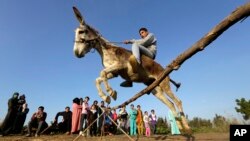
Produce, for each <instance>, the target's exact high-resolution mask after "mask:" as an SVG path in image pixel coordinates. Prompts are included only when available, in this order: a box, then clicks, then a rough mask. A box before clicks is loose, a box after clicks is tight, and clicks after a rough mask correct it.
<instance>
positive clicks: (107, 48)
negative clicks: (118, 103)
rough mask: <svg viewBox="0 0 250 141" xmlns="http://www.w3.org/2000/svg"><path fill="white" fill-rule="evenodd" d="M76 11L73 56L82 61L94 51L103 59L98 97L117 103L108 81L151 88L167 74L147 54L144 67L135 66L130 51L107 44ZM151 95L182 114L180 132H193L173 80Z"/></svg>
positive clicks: (97, 85) (160, 86) (165, 80)
mask: <svg viewBox="0 0 250 141" xmlns="http://www.w3.org/2000/svg"><path fill="white" fill-rule="evenodd" d="M73 10H74V13H75V16H76V18H77V19H78V21H79V22H80V26H79V27H77V28H76V30H75V42H74V50H73V51H74V54H75V56H76V57H78V58H82V57H84V55H85V54H87V53H88V52H89V51H90V50H91V49H95V50H97V52H98V53H99V55H100V56H101V59H102V64H103V66H104V69H103V70H102V71H101V72H100V77H98V78H97V79H96V87H97V90H98V94H99V96H100V97H101V98H102V99H103V100H104V101H105V102H107V103H110V102H111V99H110V96H111V97H112V98H113V99H114V100H116V98H117V92H116V91H115V90H113V89H112V88H111V86H110V85H109V83H108V79H111V78H114V77H117V76H120V77H122V78H123V79H125V80H129V81H132V82H137V83H144V84H146V85H149V84H151V83H152V82H153V81H154V80H155V79H157V77H158V76H159V75H160V74H161V73H162V72H163V71H164V68H163V67H162V66H161V65H160V64H158V63H157V62H155V61H154V60H152V59H151V58H149V57H147V56H145V55H142V56H141V59H142V63H141V65H136V63H137V62H136V59H135V57H134V56H133V55H132V53H131V51H129V50H126V49H124V48H121V47H118V46H116V45H114V44H112V43H110V42H108V41H107V40H106V39H105V38H103V37H102V36H101V35H100V34H99V33H98V31H97V30H95V29H94V28H93V27H91V26H89V25H88V24H86V23H85V21H84V18H83V17H82V15H81V13H80V12H79V11H78V9H77V8H76V7H73ZM101 83H103V84H104V87H105V89H106V92H107V93H108V94H109V95H110V96H107V95H106V94H105V93H104V92H103V90H102V88H101ZM152 93H153V95H154V96H155V97H157V98H158V99H159V100H160V101H162V102H163V103H164V104H165V105H167V106H168V107H169V109H170V110H171V111H172V112H173V114H174V115H175V117H177V115H178V112H179V113H181V114H180V120H177V124H178V127H179V129H180V130H182V129H184V130H186V131H190V127H189V126H188V123H187V120H186V118H185V116H184V112H183V108H182V102H181V100H180V99H179V98H178V97H176V96H175V94H174V93H173V92H172V91H171V89H170V78H169V77H166V78H165V79H164V80H163V81H162V82H161V83H160V84H159V86H157V87H156V88H155V89H154V90H153V91H152ZM164 94H166V95H164ZM176 108H177V109H178V112H177V110H176Z"/></svg>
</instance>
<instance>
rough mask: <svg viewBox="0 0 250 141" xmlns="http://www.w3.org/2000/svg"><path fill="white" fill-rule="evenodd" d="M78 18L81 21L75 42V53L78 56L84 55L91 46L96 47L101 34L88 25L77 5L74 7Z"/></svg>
mask: <svg viewBox="0 0 250 141" xmlns="http://www.w3.org/2000/svg"><path fill="white" fill-rule="evenodd" d="M73 10H74V13H75V15H76V18H77V20H78V21H79V22H80V26H79V27H77V28H76V30H75V43H74V53H75V55H76V57H78V58H81V57H84V55H85V54H86V53H88V52H89V51H90V50H91V48H93V47H95V45H96V43H97V42H96V40H97V39H98V38H99V34H98V32H97V31H96V30H94V29H93V28H91V27H90V26H89V25H87V24H86V23H85V21H84V19H83V17H82V15H81V13H80V12H79V11H78V9H77V8H76V7H73Z"/></svg>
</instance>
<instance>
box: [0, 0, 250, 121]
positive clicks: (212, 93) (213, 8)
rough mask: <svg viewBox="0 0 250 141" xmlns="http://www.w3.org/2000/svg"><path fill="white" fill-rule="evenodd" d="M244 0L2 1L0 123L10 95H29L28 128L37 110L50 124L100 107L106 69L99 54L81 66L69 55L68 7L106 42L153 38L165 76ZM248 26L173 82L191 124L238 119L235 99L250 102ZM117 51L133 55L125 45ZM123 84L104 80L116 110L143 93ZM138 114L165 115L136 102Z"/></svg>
mask: <svg viewBox="0 0 250 141" xmlns="http://www.w3.org/2000/svg"><path fill="white" fill-rule="evenodd" d="M246 2H249V1H248V0H220V1H218V0H209V1H200V0H192V1H181V0H174V1H170V0H157V1H156V0H155V1H153V0H136V1H135V0H126V1H125V0H124V1H121V0H120V1H117V0H108V1H103V0H95V1H94V0H88V1H87V0H43V1H33V0H22V1H20V0H1V4H0V68H1V69H0V120H3V119H4V117H5V115H6V113H7V102H8V99H9V98H10V97H12V94H13V93H14V92H19V93H20V94H25V95H26V100H27V103H28V105H29V108H30V112H29V113H28V117H27V119H26V122H27V121H28V120H30V117H31V115H32V114H33V113H34V112H36V110H37V108H38V107H39V106H44V107H45V111H46V112H47V113H48V117H47V122H50V121H52V120H53V119H54V117H55V115H56V113H57V112H59V111H63V110H64V108H65V107H66V106H70V107H71V106H72V100H73V99H74V98H75V97H85V96H89V97H90V104H92V102H93V101H94V100H98V101H101V98H100V97H99V95H98V93H97V89H96V86H95V80H96V78H97V77H98V76H99V74H100V71H101V70H102V69H103V66H102V64H101V59H100V56H99V54H98V53H97V52H94V53H89V54H87V55H86V56H85V57H84V58H81V59H79V58H76V57H75V56H74V54H73V44H74V42H73V41H74V36H75V35H74V34H75V33H74V30H75V29H76V28H77V27H78V26H79V22H78V21H77V20H76V18H75V15H74V13H73V10H72V7H73V6H76V7H77V8H78V9H79V10H80V11H81V13H82V15H83V16H84V18H85V21H86V22H87V23H88V24H89V25H91V26H93V27H94V28H95V29H97V30H98V31H99V32H100V33H101V34H102V36H103V37H104V38H106V39H108V40H109V41H113V42H120V41H124V40H126V39H138V38H140V37H139V34H138V29H139V28H140V27H147V28H148V29H149V31H150V32H152V33H154V34H155V36H156V37H157V40H158V42H157V43H158V44H157V56H156V59H155V60H156V61H157V62H158V63H160V64H161V65H162V66H163V67H164V68H165V67H166V66H167V65H168V64H169V63H170V62H171V61H172V60H174V59H175V58H176V57H177V56H178V55H179V54H181V53H183V52H184V51H185V50H187V49H188V48H189V47H191V46H192V45H193V44H194V43H195V42H197V41H198V40H199V39H200V38H201V37H202V36H204V35H205V34H206V33H208V32H209V31H210V30H211V29H212V28H213V27H214V26H216V25H217V24H218V23H219V22H220V21H222V20H223V19H224V18H225V17H226V16H228V15H229V14H230V13H231V12H232V11H234V10H235V9H236V8H237V7H239V6H241V5H243V4H245V3H246ZM249 27H250V19H249V18H248V19H246V20H245V21H244V22H242V23H236V24H235V25H233V26H232V27H231V28H229V29H228V30H227V31H226V32H224V33H223V34H222V35H221V36H220V37H219V38H217V39H216V40H215V41H214V42H213V43H211V44H210V45H209V46H208V47H207V48H206V49H205V50H203V51H202V52H199V53H197V54H195V55H194V56H193V57H192V58H190V59H188V60H187V61H186V62H184V63H183V64H182V66H181V67H180V69H179V70H178V71H173V72H172V73H171V74H170V77H171V78H172V79H173V80H176V81H178V82H181V83H182V85H181V88H180V89H179V91H178V92H175V87H174V86H173V85H171V86H172V90H173V91H174V92H175V94H176V95H177V96H178V97H179V98H180V99H181V100H182V104H183V108H184V112H185V113H186V114H187V115H188V117H189V119H192V118H193V117H201V118H205V119H212V118H213V117H214V116H215V114H219V115H222V116H226V117H229V118H235V117H236V118H240V117H241V115H240V114H238V113H236V112H235V109H234V108H235V107H236V102H235V99H239V98H242V97H244V98H246V99H250V89H249V88H250V83H249V81H248V80H249V79H250V75H249V72H250V65H249V60H250V55H249V52H250V42H249V39H250V34H249V33H250V28H249ZM119 46H121V47H124V48H127V49H129V50H130V49H131V46H130V45H123V44H120V45H119ZM122 81H123V80H122V79H121V78H120V77H118V78H114V79H112V80H109V82H110V84H111V86H112V88H113V89H115V90H116V91H117V92H118V98H117V100H116V101H112V102H111V104H110V106H111V107H112V106H117V105H119V104H121V103H123V102H124V101H126V100H128V99H129V98H131V97H132V96H134V95H135V94H136V93H138V92H139V91H141V90H142V89H143V88H145V87H146V86H144V85H142V84H134V86H133V87H132V88H122V87H120V86H119V84H120V83H121V82H122ZM133 104H134V105H138V104H140V105H141V107H142V110H143V111H150V110H151V109H155V111H156V114H157V115H158V116H161V117H165V116H166V117H167V112H168V110H169V109H168V107H167V106H165V105H164V104H163V103H161V102H160V101H159V100H158V99H157V98H155V97H154V96H153V95H144V96H142V97H140V98H139V99H138V100H136V101H135V102H133Z"/></svg>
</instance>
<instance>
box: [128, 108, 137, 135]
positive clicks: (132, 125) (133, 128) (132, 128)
mask: <svg viewBox="0 0 250 141" xmlns="http://www.w3.org/2000/svg"><path fill="white" fill-rule="evenodd" d="M130 108H131V110H130V112H129V121H130V135H131V136H133V135H136V116H137V110H136V109H135V108H134V105H133V104H131V105H130Z"/></svg>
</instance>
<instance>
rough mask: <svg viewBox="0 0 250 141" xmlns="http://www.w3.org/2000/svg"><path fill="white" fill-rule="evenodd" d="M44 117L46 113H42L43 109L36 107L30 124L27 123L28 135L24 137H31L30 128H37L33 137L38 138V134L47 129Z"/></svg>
mask: <svg viewBox="0 0 250 141" xmlns="http://www.w3.org/2000/svg"><path fill="white" fill-rule="evenodd" d="M46 117H47V113H46V112H44V107H43V106H40V107H38V110H37V112H35V113H34V114H33V115H32V117H31V120H30V122H29V123H28V134H27V135H26V137H31V128H32V127H35V128H37V130H36V134H35V137H37V136H39V134H40V132H41V131H42V130H43V129H45V128H47V127H48V124H47V123H46V121H45V120H46Z"/></svg>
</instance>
